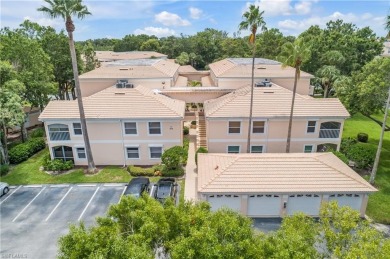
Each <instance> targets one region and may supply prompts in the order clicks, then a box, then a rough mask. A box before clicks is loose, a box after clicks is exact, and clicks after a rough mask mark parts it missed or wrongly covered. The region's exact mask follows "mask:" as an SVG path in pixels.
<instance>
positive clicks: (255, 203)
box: [248, 194, 281, 217]
mask: <svg viewBox="0 0 390 259" xmlns="http://www.w3.org/2000/svg"><path fill="white" fill-rule="evenodd" d="M280 207H281V196H279V195H262V194H261V195H249V197H248V216H250V217H267V216H279V215H280Z"/></svg>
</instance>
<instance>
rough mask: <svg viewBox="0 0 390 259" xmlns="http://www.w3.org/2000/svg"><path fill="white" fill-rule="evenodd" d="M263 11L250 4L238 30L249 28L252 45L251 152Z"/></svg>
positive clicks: (249, 135) (248, 146)
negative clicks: (254, 91)
mask: <svg viewBox="0 0 390 259" xmlns="http://www.w3.org/2000/svg"><path fill="white" fill-rule="evenodd" d="M263 14H264V11H262V12H260V11H259V7H258V6H254V5H250V6H249V10H248V11H246V12H245V13H244V14H243V15H242V18H243V19H244V21H242V22H241V23H240V25H239V30H240V31H241V30H247V29H250V32H251V35H250V36H249V43H250V44H252V45H253V56H252V81H251V102H250V108H249V124H248V141H247V151H246V152H247V153H250V152H251V128H252V127H251V126H252V113H253V112H252V111H253V88H254V81H255V55H256V32H257V29H260V30H261V31H263V30H266V29H267V28H266V27H265V22H264V19H263Z"/></svg>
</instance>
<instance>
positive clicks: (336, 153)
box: [332, 151, 349, 165]
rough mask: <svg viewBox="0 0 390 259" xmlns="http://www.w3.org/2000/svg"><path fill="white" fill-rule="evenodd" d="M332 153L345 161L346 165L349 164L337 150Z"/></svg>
mask: <svg viewBox="0 0 390 259" xmlns="http://www.w3.org/2000/svg"><path fill="white" fill-rule="evenodd" d="M332 153H333V154H334V155H335V156H337V157H338V158H340V160H341V161H343V162H344V163H346V164H347V165H348V164H349V159H348V158H347V157H346V156H345V155H344V154H343V153H341V152H339V151H333V152H332Z"/></svg>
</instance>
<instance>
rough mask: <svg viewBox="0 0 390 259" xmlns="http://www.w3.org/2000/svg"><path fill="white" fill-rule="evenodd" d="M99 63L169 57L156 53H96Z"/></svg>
mask: <svg viewBox="0 0 390 259" xmlns="http://www.w3.org/2000/svg"><path fill="white" fill-rule="evenodd" d="M95 53H96V58H97V59H98V60H99V61H110V60H121V59H145V58H152V57H155V58H166V57H167V55H165V54H161V53H158V52H155V51H126V52H114V51H95Z"/></svg>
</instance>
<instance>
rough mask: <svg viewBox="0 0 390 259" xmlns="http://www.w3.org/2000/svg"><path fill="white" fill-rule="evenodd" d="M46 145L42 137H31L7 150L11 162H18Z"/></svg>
mask: <svg viewBox="0 0 390 259" xmlns="http://www.w3.org/2000/svg"><path fill="white" fill-rule="evenodd" d="M45 147H46V144H45V139H44V138H32V139H30V140H28V141H27V142H24V143H22V144H19V145H17V146H15V147H13V148H11V149H10V150H9V161H10V163H11V164H19V163H20V162H23V161H25V160H27V159H28V158H29V157H31V156H32V155H34V154H35V153H37V152H38V151H40V150H42V149H44V148H45Z"/></svg>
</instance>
